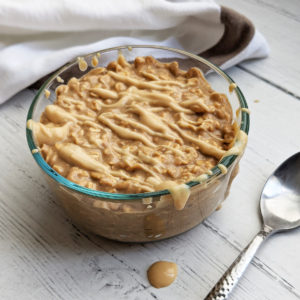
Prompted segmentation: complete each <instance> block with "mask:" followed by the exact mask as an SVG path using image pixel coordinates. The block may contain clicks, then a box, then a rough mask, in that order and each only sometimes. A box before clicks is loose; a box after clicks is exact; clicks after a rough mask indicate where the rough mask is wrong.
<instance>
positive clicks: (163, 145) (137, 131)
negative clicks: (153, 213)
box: [28, 55, 237, 193]
mask: <svg viewBox="0 0 300 300" xmlns="http://www.w3.org/2000/svg"><path fill="white" fill-rule="evenodd" d="M78 61H79V67H80V68H81V69H82V68H83V67H84V68H85V67H86V65H85V64H84V63H85V62H83V60H82V59H81V58H80V59H79V60H78ZM83 64H84V66H83ZM95 64H96V63H95ZM56 96H57V98H56V101H55V102H54V104H52V105H48V106H47V107H46V109H45V111H44V113H43V114H42V116H41V120H40V122H34V121H32V120H30V121H29V124H28V125H29V127H30V128H32V130H33V131H34V136H35V138H36V141H37V144H38V146H39V147H40V149H41V150H40V151H41V154H42V156H43V157H44V159H45V160H46V162H47V163H48V164H49V165H50V166H51V167H52V168H53V169H54V170H56V171H57V172H58V173H60V174H61V175H62V176H64V177H66V178H67V179H69V180H71V181H73V182H75V183H77V184H79V185H82V186H85V187H87V188H91V189H96V190H100V191H106V192H111V193H143V192H151V191H155V190H160V189H164V188H171V187H174V186H178V185H180V184H183V183H185V182H188V181H190V180H192V179H193V178H195V177H199V176H200V175H201V174H204V173H208V172H209V170H210V169H211V168H212V167H213V166H215V165H217V163H218V161H219V160H220V159H221V157H222V156H224V155H225V153H226V151H227V150H228V149H229V148H230V147H231V146H232V144H233V141H234V138H235V135H236V131H237V130H236V126H235V125H233V122H232V110H231V106H230V104H229V102H228V100H227V97H226V95H224V94H220V93H217V92H215V91H214V90H213V89H212V88H211V87H210V85H209V83H208V82H207V81H206V80H205V78H204V76H203V74H202V72H201V71H200V70H199V69H197V68H190V69H189V70H188V71H183V70H181V69H179V66H178V63H177V62H172V63H161V62H159V61H157V60H155V59H154V58H153V57H150V56H148V57H137V58H136V59H135V61H134V63H132V64H130V63H128V62H127V61H126V60H125V58H124V57H123V56H122V55H119V57H118V59H117V60H116V61H113V62H111V63H110V64H109V65H108V66H107V68H95V69H93V70H91V71H90V72H88V73H87V74H86V75H84V76H83V77H82V78H80V79H76V78H71V79H70V80H69V82H68V84H66V85H60V86H59V87H58V88H57V90H56ZM221 167H222V166H221ZM222 171H223V172H224V173H225V171H224V168H223V169H222ZM183 193H184V192H183Z"/></svg>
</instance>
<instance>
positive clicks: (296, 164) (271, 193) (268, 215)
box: [204, 152, 300, 300]
mask: <svg viewBox="0 0 300 300" xmlns="http://www.w3.org/2000/svg"><path fill="white" fill-rule="evenodd" d="M260 209H261V214H262V219H263V226H262V229H261V231H260V232H259V233H258V234H257V235H256V236H255V238H254V239H253V240H252V241H251V242H250V244H249V245H248V246H247V247H246V248H245V249H244V250H243V252H242V253H241V254H240V255H239V256H238V258H237V259H236V260H235V261H234V262H233V264H232V265H231V266H230V267H229V269H228V270H227V271H226V272H225V274H224V275H223V277H222V278H221V279H220V280H219V281H218V283H217V284H216V285H215V286H214V288H213V289H212V290H211V291H210V293H209V294H208V295H207V296H206V298H205V299H204V300H222V299H227V298H228V295H229V294H230V292H231V291H232V290H233V289H234V287H235V286H236V284H237V283H238V281H239V279H240V278H241V276H242V275H243V273H244V272H245V270H246V268H247V266H248V265H249V264H250V262H251V260H252V259H253V257H254V255H255V253H256V251H257V250H258V248H259V246H260V245H261V244H262V242H263V241H264V240H266V238H267V237H269V236H270V235H271V234H273V233H275V232H278V231H283V230H289V229H293V228H296V227H298V226H300V152H298V153H296V154H294V155H293V156H291V157H290V158H288V159H287V160H286V161H284V162H283V163H282V164H281V165H280V166H279V167H278V168H277V169H276V170H275V172H274V173H273V174H272V175H271V176H270V177H269V178H268V180H267V182H266V184H265V186H264V188H263V191H262V194H261V198H260Z"/></svg>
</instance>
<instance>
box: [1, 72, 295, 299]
mask: <svg viewBox="0 0 300 300" xmlns="http://www.w3.org/2000/svg"><path fill="white" fill-rule="evenodd" d="M229 73H230V75H231V76H232V77H233V78H235V79H236V82H237V83H238V84H239V86H240V87H241V89H242V90H243V91H244V92H245V96H246V98H247V100H248V102H249V105H250V109H251V121H252V122H251V131H250V137H249V146H248V149H247V151H246V153H245V157H244V159H243V160H242V163H241V171H240V174H239V176H238V177H237V179H236V181H235V182H234V184H233V187H232V191H231V194H230V196H229V198H228V199H227V200H226V202H225V203H224V205H223V208H222V209H221V210H220V211H219V212H216V213H215V214H214V215H212V216H211V217H210V218H209V219H208V220H207V221H206V222H205V223H204V224H201V225H200V226H198V227H197V228H195V229H193V230H191V231H190V232H188V233H186V234H183V235H181V236H179V237H176V238H173V239H169V240H166V241H162V242H157V243H149V244H133V245H130V244H120V243H116V242H112V241H108V240H105V239H102V238H98V237H95V236H89V235H86V234H85V233H82V232H80V231H79V230H77V229H76V228H75V227H74V226H72V224H71V223H70V222H69V220H68V219H67V218H66V216H65V214H64V212H63V211H62V209H61V207H60V206H59V204H58V203H57V201H56V200H55V199H54V198H53V196H52V194H51V192H50V191H49V189H48V187H47V185H46V183H45V181H44V178H42V177H40V171H39V170H38V167H37V166H36V165H35V163H34V161H33V159H32V158H31V154H30V152H29V150H28V149H27V145H26V141H25V134H24V133H25V115H26V112H27V110H28V107H29V104H30V102H31V99H32V97H33V93H32V92H30V91H24V92H22V93H20V94H19V95H17V96H16V97H15V98H14V99H12V100H11V101H9V102H8V103H6V104H4V105H3V106H2V107H1V110H0V128H1V137H2V140H1V145H0V151H1V160H0V167H1V170H2V174H5V176H1V182H0V199H1V201H0V216H1V217H0V220H1V221H0V237H1V241H0V247H1V256H0V259H1V265H2V269H1V275H2V276H0V278H1V286H4V287H5V289H1V291H0V295H1V299H16V297H17V296H18V295H22V298H21V299H41V298H42V297H45V298H46V299H100V298H101V299H102V298H104V297H106V298H107V299H117V298H121V299H183V298H186V299H201V298H203V297H204V296H205V294H206V293H207V292H208V291H209V289H210V288H211V287H212V286H213V284H214V283H215V282H216V281H217V279H218V278H219V276H220V275H221V274H222V273H223V271H225V269H226V268H227V267H228V266H229V265H230V263H231V262H232V261H233V260H234V258H235V257H236V256H237V255H238V253H239V251H240V250H241V249H242V248H243V247H244V246H245V245H246V244H247V242H248V241H249V240H250V239H251V238H252V236H253V235H254V234H255V233H256V231H258V229H259V226H260V220H259V217H258V215H257V208H258V198H259V194H260V191H261V188H262V186H263V184H264V182H265V179H266V178H267V176H268V175H269V173H270V172H272V171H273V169H274V168H275V167H276V165H277V164H278V163H279V162H280V161H282V160H283V159H284V158H286V157H287V156H288V155H290V154H292V153H293V152H296V151H297V149H298V148H299V142H298V141H299V140H300V133H299V130H298V128H299V118H298V113H297V112H298V111H299V109H300V102H298V101H295V99H293V97H291V96H289V95H286V94H285V93H283V92H280V91H278V90H277V89H276V88H274V87H272V86H269V85H268V84H266V83H265V82H263V81H261V80H259V79H257V78H255V77H253V76H251V75H249V74H248V73H246V72H243V71H241V70H240V69H238V68H233V69H232V70H231V71H230V72H229ZM258 95H259V99H260V102H259V103H254V101H253V100H255V99H256V98H258V97H257V96H258ZM285 123H286V124H287V125H286V124H285ZM283 124H284V126H283ZM286 126H288V127H286ZM297 126H298V128H297ZM287 130H288V132H289V134H287ZM12 137H13V139H12ZM12 141H13V143H14V144H13V145H12ZM297 234H298V235H299V231H297V230H296V231H294V232H291V233H288V234H286V235H278V236H274V237H273V238H272V239H270V241H269V242H268V243H267V244H266V245H265V246H264V247H263V248H262V249H261V251H260V252H259V253H258V256H257V258H256V259H255V261H254V263H253V264H252V266H251V267H250V269H249V271H248V272H247V273H246V275H245V277H244V278H243V279H242V282H241V284H240V285H239V286H238V288H237V289H236V291H235V292H234V294H233V297H232V299H239V300H240V299H300V296H299V295H300V285H299V282H298V280H297V278H298V276H299V275H300V274H299V271H298V270H299V269H300V259H299V258H297V255H298V253H299V251H300V245H298V244H297V243H296V238H297ZM270 253H272V255H270ZM291 258H294V260H293V259H291ZM158 259H167V260H171V261H175V262H176V263H178V265H179V269H180V271H179V277H178V279H177V280H176V283H175V284H173V285H172V287H171V288H166V289H160V290H155V289H154V288H152V287H150V286H149V284H148V282H147V279H146V269H147V267H148V266H149V265H150V264H151V263H152V262H154V261H156V260H158ZM19 299H20V298H19Z"/></svg>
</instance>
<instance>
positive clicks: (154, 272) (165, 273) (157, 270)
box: [147, 261, 178, 289]
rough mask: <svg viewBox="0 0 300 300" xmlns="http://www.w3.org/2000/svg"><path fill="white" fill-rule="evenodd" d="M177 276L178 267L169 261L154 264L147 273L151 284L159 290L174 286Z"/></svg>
mask: <svg viewBox="0 0 300 300" xmlns="http://www.w3.org/2000/svg"><path fill="white" fill-rule="evenodd" d="M177 274H178V268H177V265H176V264H175V263H173V262H169V261H157V262H155V263H154V264H152V265H151V266H150V267H149V269H148V271H147V276H148V280H149V282H150V284H151V285H152V286H154V287H155V288H157V289H159V288H163V287H167V286H169V285H170V284H172V283H173V282H174V280H175V279H176V277H177Z"/></svg>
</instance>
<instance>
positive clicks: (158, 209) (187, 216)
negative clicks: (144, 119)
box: [26, 45, 249, 242]
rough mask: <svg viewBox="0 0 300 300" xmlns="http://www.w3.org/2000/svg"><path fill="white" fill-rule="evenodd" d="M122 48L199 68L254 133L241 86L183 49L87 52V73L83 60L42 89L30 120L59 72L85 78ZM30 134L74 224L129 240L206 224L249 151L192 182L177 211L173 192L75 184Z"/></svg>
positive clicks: (36, 116)
mask: <svg viewBox="0 0 300 300" xmlns="http://www.w3.org/2000/svg"><path fill="white" fill-rule="evenodd" d="M119 51H122V54H123V55H124V56H125V58H126V59H127V60H128V61H133V60H134V58H135V57H137V56H147V55H152V56H153V57H154V58H156V59H158V60H160V61H162V62H171V61H174V60H176V61H177V62H178V63H179V66H180V68H181V69H183V70H187V69H189V68H190V67H198V68H199V69H201V70H202V71H203V73H204V74H205V77H206V80H207V81H208V82H209V83H210V84H211V87H212V88H213V89H214V90H215V91H217V92H219V93H224V94H226V95H227V97H228V100H229V102H230V104H231V107H232V111H233V115H234V121H235V122H236V124H237V125H238V127H239V128H240V130H241V131H243V132H245V133H246V134H247V133H248V130H249V115H248V112H247V103H246V101H245V98H244V96H243V94H242V92H241V91H240V89H239V88H238V87H237V86H235V84H234V82H233V80H232V79H231V78H230V77H229V76H228V75H227V74H226V73H225V72H223V71H222V70H221V69H219V68H218V67H216V66H215V65H213V64H212V63H210V62H209V61H207V60H205V59H203V58H201V57H199V56H197V55H194V54H191V53H188V52H185V51H182V50H178V49H171V48H167V47H160V46H144V45H138V46H137V45H132V46H128V45H126V46H121V47H114V48H110V49H105V50H99V51H98V52H97V53H91V54H88V55H85V56H82V57H83V58H84V59H85V60H86V62H87V64H88V68H87V69H86V70H85V71H81V70H79V66H78V60H77V59H75V60H73V61H71V62H70V63H68V64H66V65H65V66H63V67H62V68H61V69H59V70H58V71H57V72H55V73H54V74H53V75H52V76H51V77H50V78H49V79H48V80H47V81H46V82H45V83H44V84H43V86H42V87H41V88H40V89H39V91H38V93H37V95H36V96H35V98H34V99H33V102H32V104H31V106H30V109H29V112H28V116H27V121H28V120H30V119H33V120H35V121H39V120H40V116H41V114H42V112H43V111H44V109H45V107H46V105H48V104H51V103H52V102H54V101H55V89H56V88H57V86H59V85H60V83H59V82H58V79H57V76H59V77H60V78H61V79H63V80H64V82H67V81H68V80H69V79H70V78H71V77H77V78H79V77H81V76H83V75H84V74H86V73H87V72H88V71H90V70H91V69H93V68H94V67H93V65H95V57H99V62H98V67H106V66H107V64H108V63H109V62H110V61H113V60H115V59H116V58H117V56H118V54H119ZM59 77H58V78H59ZM60 78H59V81H61V80H60ZM230 85H231V87H232V88H233V91H232V92H229V86H230ZM45 90H48V91H50V92H51V96H50V97H48V98H47V97H46V96H47V95H45ZM235 112H236V113H235ZM26 135H27V142H28V145H29V148H30V150H31V153H32V155H33V158H34V159H35V161H36V162H37V164H38V165H39V167H40V168H41V169H42V173H43V174H44V175H45V176H46V178H47V179H48V182H49V184H50V187H51V188H52V190H53V192H54V193H55V194H56V195H57V197H58V198H59V199H60V200H61V203H62V206H63V207H64V209H65V211H66V213H67V214H68V215H69V216H70V218H71V219H72V221H73V222H74V224H76V225H78V226H79V227H81V228H83V229H85V230H88V231H90V232H93V233H95V234H98V235H101V236H103V237H106V238H109V239H113V240H118V241H124V242H147V241H154V240H161V239H165V238H168V237H172V236H175V235H178V234H180V233H182V232H185V231H187V230H189V229H191V228H193V227H194V226H196V225H198V224H199V223H201V222H202V221H203V220H204V219H205V218H207V217H208V216H209V215H210V214H212V213H213V212H214V211H215V210H216V209H217V208H218V206H219V205H220V204H221V202H222V201H223V200H224V199H225V197H226V196H227V194H228V192H229V189H230V185H231V182H232V180H233V178H234V177H235V176H236V174H237V171H238V162H239V160H240V158H241V156H242V154H243V150H244V149H241V150H242V151H241V152H240V153H236V154H233V155H229V156H226V157H224V158H222V159H221V161H220V162H219V163H221V164H222V165H224V166H225V167H226V168H225V170H227V172H224V169H223V172H222V169H221V168H219V167H218V166H215V167H214V168H212V169H211V171H210V172H209V175H206V176H204V177H203V180H201V181H200V182H199V181H191V182H188V183H186V184H187V185H188V186H189V187H190V189H191V194H190V197H189V200H188V201H187V203H186V206H185V208H184V209H183V210H176V209H175V208H174V205H173V201H172V197H171V195H170V193H169V191H168V190H162V191H156V192H151V193H139V194H118V193H108V192H101V191H97V190H92V189H88V188H85V187H82V186H80V185H78V184H76V183H74V182H71V181H69V180H68V179H66V178H64V177H62V176H61V175H60V174H58V173H57V172H56V171H55V170H54V169H52V168H51V167H50V166H49V165H48V164H47V163H46V162H45V160H44V159H43V157H42V156H41V154H40V153H39V152H38V150H36V149H37V148H38V147H37V144H36V143H35V139H34V136H33V133H32V131H31V130H30V129H28V128H27V129H26ZM236 143H240V141H236ZM245 145H246V143H244V144H243V145H242V146H243V148H244V146H245Z"/></svg>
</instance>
